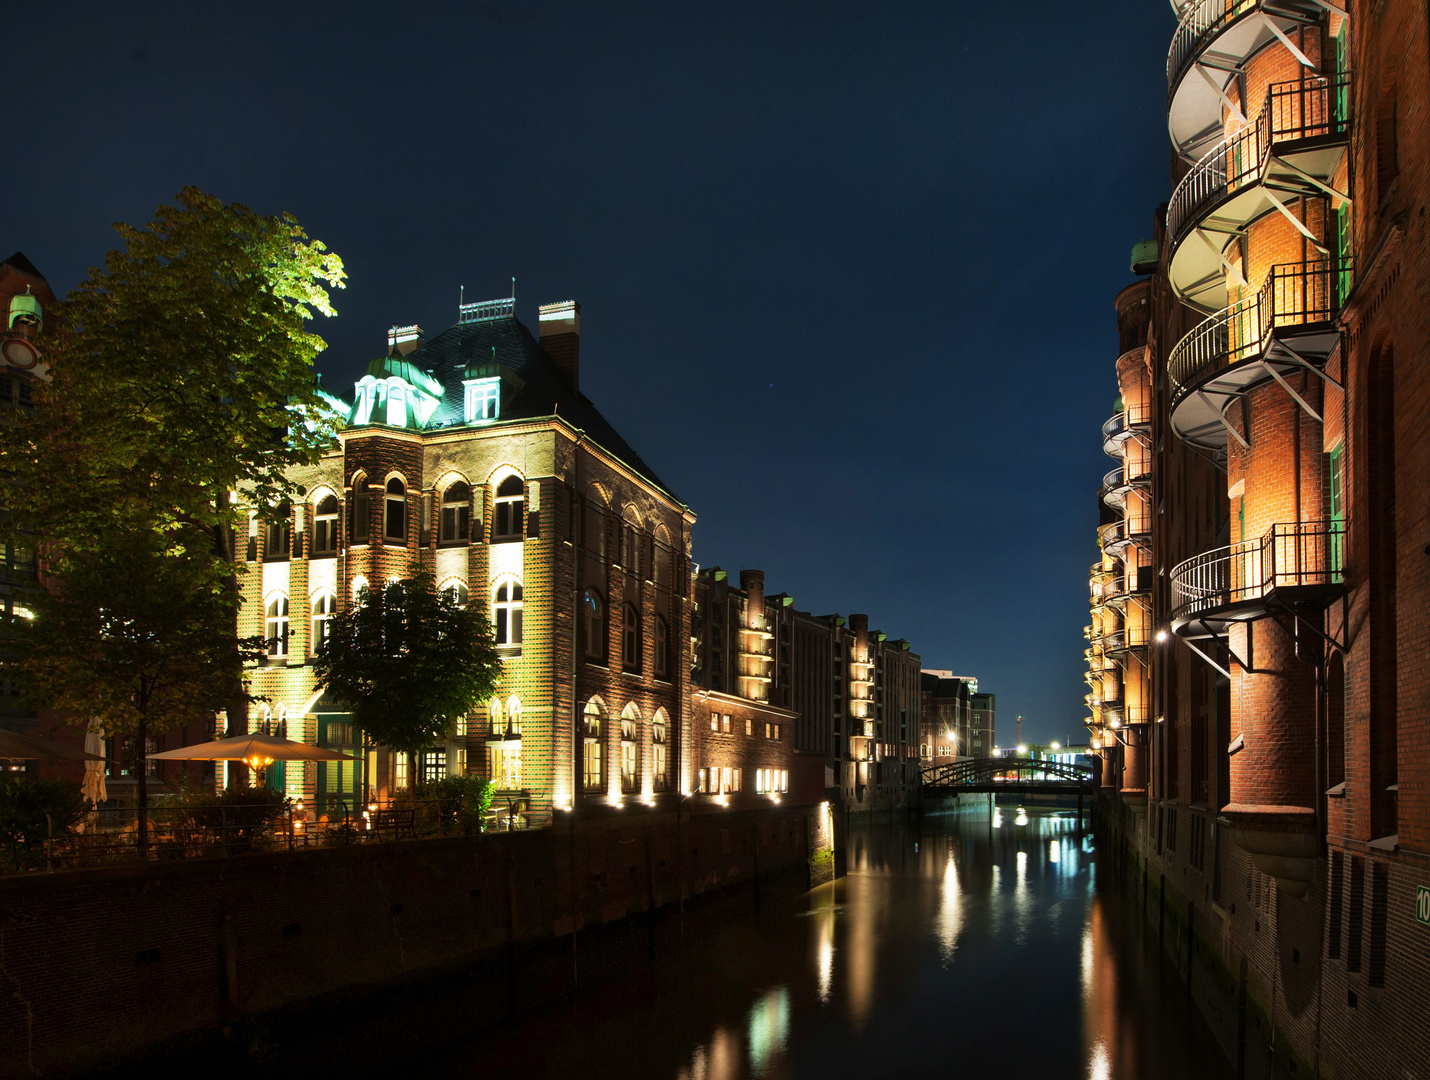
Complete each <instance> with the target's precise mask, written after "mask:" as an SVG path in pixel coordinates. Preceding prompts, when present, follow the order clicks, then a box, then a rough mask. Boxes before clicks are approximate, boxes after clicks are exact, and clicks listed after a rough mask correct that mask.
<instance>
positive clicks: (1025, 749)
mask: <svg viewBox="0 0 1430 1080" xmlns="http://www.w3.org/2000/svg"><path fill="white" fill-rule="evenodd" d="M1027 752H1028V744H1027V743H1019V744H1018V753H1020V754H1026V753H1027Z"/></svg>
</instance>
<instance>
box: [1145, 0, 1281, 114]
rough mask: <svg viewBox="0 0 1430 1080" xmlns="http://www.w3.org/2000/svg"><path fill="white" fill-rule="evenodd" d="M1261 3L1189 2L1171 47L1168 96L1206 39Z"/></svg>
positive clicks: (1234, 0)
mask: <svg viewBox="0 0 1430 1080" xmlns="http://www.w3.org/2000/svg"><path fill="white" fill-rule="evenodd" d="M1261 6H1262V3H1261V0H1192V2H1191V3H1189V4H1187V6H1186V7H1185V8H1183V9H1182V17H1181V21H1179V22H1178V23H1177V30H1176V32H1175V33H1174V34H1173V35H1172V45H1171V48H1169V49H1168V50H1167V94H1168V96H1169V97H1170V96H1171V93H1172V91H1173V90H1175V89H1176V86H1177V83H1178V82H1180V81H1181V78H1182V76H1183V75H1184V74H1185V73H1186V69H1187V66H1188V65H1189V64H1190V63H1191V62H1192V60H1193V59H1194V58H1195V57H1196V55H1197V53H1198V51H1200V49H1201V45H1202V42H1203V41H1204V40H1206V39H1207V38H1208V37H1211V36H1212V35H1214V34H1217V33H1220V32H1221V31H1222V30H1223V29H1224V28H1225V27H1227V26H1230V25H1231V24H1232V23H1234V22H1235V21H1236V20H1237V19H1239V18H1241V17H1242V16H1243V15H1248V14H1250V13H1252V12H1254V11H1256V10H1257V9H1258V8H1260V7H1261Z"/></svg>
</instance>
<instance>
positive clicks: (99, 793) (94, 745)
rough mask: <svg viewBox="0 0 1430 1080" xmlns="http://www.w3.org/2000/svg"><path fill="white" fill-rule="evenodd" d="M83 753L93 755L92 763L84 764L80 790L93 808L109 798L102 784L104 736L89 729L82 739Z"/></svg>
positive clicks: (94, 729) (105, 787) (95, 730)
mask: <svg viewBox="0 0 1430 1080" xmlns="http://www.w3.org/2000/svg"><path fill="white" fill-rule="evenodd" d="M84 752H85V753H86V754H93V755H94V760H93V761H86V762H85V763H84V784H83V785H82V786H81V787H80V790H81V791H82V792H83V793H84V796H85V798H87V799H88V800H89V801H90V802H91V803H93V804H94V805H95V806H98V805H99V804H100V803H102V802H104V800H105V799H107V798H109V789H108V787H107V786H106V785H105V782H104V736H103V735H101V734H100V733H99V730H98V729H97V728H90V729H89V731H88V732H87V733H86V734H85V737H84Z"/></svg>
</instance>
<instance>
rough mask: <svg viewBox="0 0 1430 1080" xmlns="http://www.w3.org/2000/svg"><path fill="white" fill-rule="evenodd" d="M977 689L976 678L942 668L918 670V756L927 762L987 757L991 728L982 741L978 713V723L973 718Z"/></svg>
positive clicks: (982, 731) (938, 763)
mask: <svg viewBox="0 0 1430 1080" xmlns="http://www.w3.org/2000/svg"><path fill="white" fill-rule="evenodd" d="M977 692H978V680H977V679H967V678H958V677H955V676H954V675H953V673H952V672H944V671H924V672H921V673H920V674H919V697H920V709H921V710H922V716H921V725H920V726H921V729H922V733H923V739H922V746H921V748H920V750H919V756H920V757H921V758H923V760H924V761H925V762H926V763H928V764H931V765H947V764H948V763H949V762H951V761H954V760H956V759H958V758H970V757H987V756H988V755H989V753H990V752H991V751H992V749H993V740H992V737H991V731H990V732H989V737H988V739H987V740H986V741H985V739H984V734H985V732H984V730H983V725H982V718H981V715H980V720H979V722H978V723H975V722H974V719H973V698H974V697H975V696H976V695H977ZM990 696H991V695H990Z"/></svg>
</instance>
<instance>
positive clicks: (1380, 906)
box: [1366, 862, 1390, 986]
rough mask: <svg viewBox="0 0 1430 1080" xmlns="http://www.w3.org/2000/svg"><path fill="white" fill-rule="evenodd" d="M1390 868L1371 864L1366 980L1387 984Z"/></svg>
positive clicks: (1380, 984) (1383, 864)
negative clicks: (1386, 933)
mask: <svg viewBox="0 0 1430 1080" xmlns="http://www.w3.org/2000/svg"><path fill="white" fill-rule="evenodd" d="M1389 889H1390V868H1389V867H1387V866H1386V865H1385V863H1382V862H1373V863H1371V864H1370V957H1369V962H1368V963H1367V965H1366V967H1367V970H1366V981H1367V982H1368V983H1370V985H1371V986H1384V985H1385V920H1386V916H1387V914H1388V912H1389V897H1388V895H1387V893H1388V891H1389Z"/></svg>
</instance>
